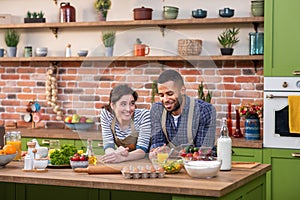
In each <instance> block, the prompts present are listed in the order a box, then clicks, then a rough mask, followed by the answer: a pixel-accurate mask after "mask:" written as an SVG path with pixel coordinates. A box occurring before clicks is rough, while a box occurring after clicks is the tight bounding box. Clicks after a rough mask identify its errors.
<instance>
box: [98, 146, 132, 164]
mask: <svg viewBox="0 0 300 200" xmlns="http://www.w3.org/2000/svg"><path fill="white" fill-rule="evenodd" d="M128 150H129V148H128V147H126V148H124V147H122V146H120V147H118V149H117V150H115V151H112V152H109V153H107V154H105V155H104V156H101V157H100V162H103V163H119V162H123V161H125V160H126V157H127V156H128V154H129V152H128Z"/></svg>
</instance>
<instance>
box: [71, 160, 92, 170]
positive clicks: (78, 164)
mask: <svg viewBox="0 0 300 200" xmlns="http://www.w3.org/2000/svg"><path fill="white" fill-rule="evenodd" d="M70 164H71V167H72V169H76V168H87V167H88V166H89V161H88V160H87V161H71V160H70Z"/></svg>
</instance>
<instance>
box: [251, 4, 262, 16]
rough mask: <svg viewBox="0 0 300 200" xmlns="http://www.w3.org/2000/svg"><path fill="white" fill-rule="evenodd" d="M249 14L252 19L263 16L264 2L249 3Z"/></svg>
mask: <svg viewBox="0 0 300 200" xmlns="http://www.w3.org/2000/svg"><path fill="white" fill-rule="evenodd" d="M251 13H252V15H253V16H254V17H262V16H264V1H251Z"/></svg>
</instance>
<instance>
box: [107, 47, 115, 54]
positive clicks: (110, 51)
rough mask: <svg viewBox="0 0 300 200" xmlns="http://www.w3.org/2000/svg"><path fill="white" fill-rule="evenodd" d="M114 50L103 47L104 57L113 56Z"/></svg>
mask: <svg viewBox="0 0 300 200" xmlns="http://www.w3.org/2000/svg"><path fill="white" fill-rule="evenodd" d="M113 52H114V48H113V47H105V56H113Z"/></svg>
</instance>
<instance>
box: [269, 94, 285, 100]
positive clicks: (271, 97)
mask: <svg viewBox="0 0 300 200" xmlns="http://www.w3.org/2000/svg"><path fill="white" fill-rule="evenodd" d="M266 98H267V99H273V98H287V97H286V96H275V95H273V94H267V95H266Z"/></svg>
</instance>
